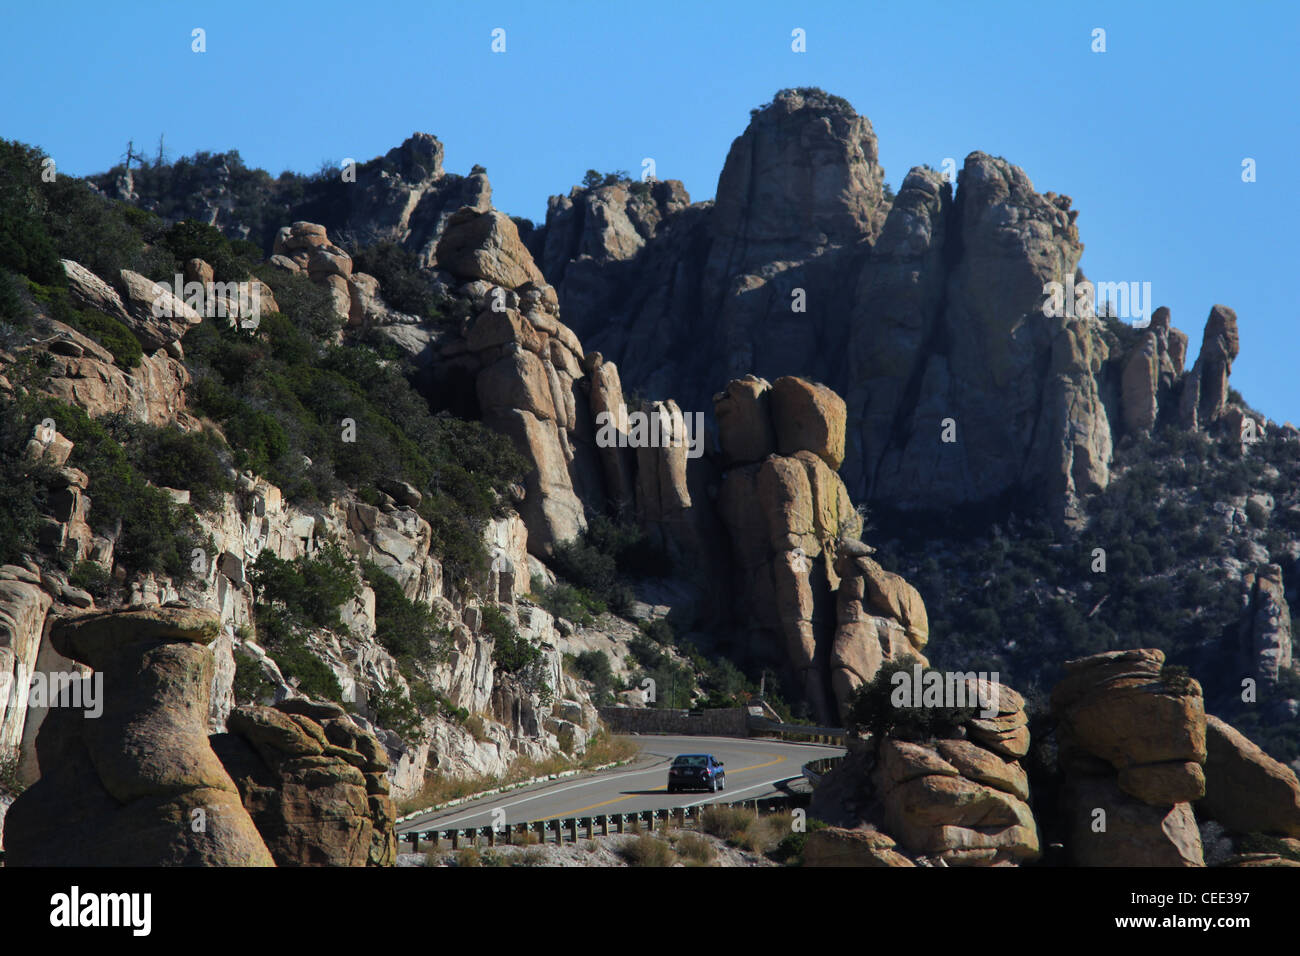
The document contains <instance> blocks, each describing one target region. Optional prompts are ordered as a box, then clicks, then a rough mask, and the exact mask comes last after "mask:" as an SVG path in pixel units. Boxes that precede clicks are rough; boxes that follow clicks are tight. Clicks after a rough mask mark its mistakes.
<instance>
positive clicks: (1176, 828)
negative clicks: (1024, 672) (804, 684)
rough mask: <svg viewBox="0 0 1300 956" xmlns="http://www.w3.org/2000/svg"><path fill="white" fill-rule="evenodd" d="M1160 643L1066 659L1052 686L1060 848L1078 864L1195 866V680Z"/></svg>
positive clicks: (1198, 746)
mask: <svg viewBox="0 0 1300 956" xmlns="http://www.w3.org/2000/svg"><path fill="white" fill-rule="evenodd" d="M1164 660H1165V657H1164V654H1163V653H1162V652H1161V651H1159V650H1151V649H1144V650H1133V651H1111V652H1109V653H1105V654H1096V655H1093V656H1092V657H1085V658H1080V659H1078V660H1073V661H1067V662H1066V663H1065V677H1064V678H1063V679H1062V680H1061V682H1060V683H1059V684H1057V686H1056V688H1055V689H1054V690H1053V691H1052V713H1053V714H1054V715H1055V716H1056V717H1057V719H1058V721H1059V724H1058V729H1057V743H1058V748H1059V760H1060V764H1061V768H1062V770H1063V771H1064V773H1065V778H1066V780H1065V787H1064V793H1063V798H1062V800H1063V806H1062V812H1063V813H1064V815H1065V820H1066V825H1065V829H1066V833H1067V840H1068V843H1067V846H1066V849H1067V852H1068V853H1069V855H1070V858H1071V860H1072V861H1073V862H1074V863H1076V864H1078V865H1081V866H1202V865H1204V860H1203V857H1202V849H1201V838H1200V833H1199V830H1198V829H1197V826H1196V818H1195V815H1194V814H1193V811H1192V802H1193V801H1196V800H1199V799H1201V797H1203V796H1204V795H1205V792H1206V778H1205V771H1204V769H1203V768H1204V765H1205V759H1206V743H1205V734H1206V717H1205V708H1204V702H1203V700H1202V697H1201V689H1200V686H1199V685H1198V684H1197V683H1196V682H1195V681H1193V680H1191V679H1181V680H1179V679H1176V678H1170V677H1169V676H1168V675H1165V674H1164V673H1163V670H1164Z"/></svg>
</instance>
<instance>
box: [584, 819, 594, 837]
mask: <svg viewBox="0 0 1300 956" xmlns="http://www.w3.org/2000/svg"><path fill="white" fill-rule="evenodd" d="M586 821H587V839H588V840H590V839H591V838H592V837H594V836H595V835H596V821H595V820H594V819H592V818H591V817H587V818H586Z"/></svg>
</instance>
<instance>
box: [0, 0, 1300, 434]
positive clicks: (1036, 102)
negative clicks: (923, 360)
mask: <svg viewBox="0 0 1300 956" xmlns="http://www.w3.org/2000/svg"><path fill="white" fill-rule="evenodd" d="M54 10H55V8H52V7H50V6H48V5H44V4H32V5H28V6H26V7H25V8H23V9H8V10H6V11H5V21H6V22H5V30H4V35H3V36H0V77H3V79H4V89H5V90H6V91H7V93H6V96H5V97H4V100H3V102H2V103H0V136H4V137H8V138H13V139H20V140H23V141H26V142H29V143H33V144H35V145H39V146H41V147H43V148H44V149H45V150H46V151H47V152H49V153H50V154H51V155H52V156H53V157H54V158H55V160H56V161H57V163H58V168H59V170H60V171H61V172H64V173H71V174H84V173H88V172H95V171H99V170H102V169H104V168H107V167H108V166H110V165H111V164H112V163H113V162H115V161H116V160H117V158H118V157H119V156H120V155H121V154H122V153H123V151H124V149H125V146H126V142H127V140H129V139H134V140H135V143H136V145H137V147H141V146H144V147H145V148H147V149H150V150H152V149H153V148H154V147H156V144H157V141H158V137H159V134H163V135H164V136H165V137H166V144H167V149H168V151H169V153H171V154H172V155H173V156H176V155H181V154H187V153H192V152H194V151H196V150H213V151H217V150H225V149H231V148H236V149H238V150H239V151H240V153H241V154H242V156H243V157H244V159H245V161H246V162H247V163H249V164H250V165H254V166H262V167H264V168H267V169H269V170H270V171H271V172H272V173H278V172H280V171H281V170H283V169H294V170H298V171H305V172H310V171H314V170H316V169H317V168H319V167H320V165H321V163H322V161H325V160H333V161H337V160H340V159H342V158H343V157H353V158H356V159H359V160H364V159H368V158H370V157H372V156H375V155H378V154H380V153H382V152H385V151H386V150H387V149H388V148H390V147H391V146H394V145H396V144H397V143H399V142H401V140H402V139H404V138H405V137H406V136H407V135H409V134H410V133H411V132H413V131H415V130H422V131H426V132H430V133H434V134H435V135H437V136H438V137H439V138H440V139H441V140H442V141H443V143H444V144H445V145H446V148H447V163H446V165H447V168H448V169H449V170H451V171H453V172H461V173H464V172H468V171H469V168H470V167H471V166H472V165H473V164H474V163H481V164H482V165H484V166H485V167H487V170H488V175H489V178H490V179H491V181H492V186H493V195H494V201H495V204H496V205H497V207H498V208H500V209H503V210H506V211H507V212H510V213H511V214H514V215H522V216H527V217H529V218H532V219H538V220H539V219H541V218H542V217H543V216H544V214H545V208H546V197H547V196H549V195H551V194H554V193H561V192H567V191H568V189H569V188H570V187H571V186H572V185H573V184H575V183H577V182H578V180H579V179H580V178H581V177H582V174H583V172H584V171H585V170H586V169H588V168H596V169H600V170H602V171H604V170H610V169H618V168H621V169H626V170H629V171H631V172H633V173H634V174H635V173H638V172H639V170H640V165H641V160H642V158H643V157H647V156H650V157H654V159H655V161H656V164H657V173H658V176H659V177H660V178H665V179H666V178H675V179H681V180H682V181H683V182H685V184H686V186H687V188H688V189H689V191H690V193H691V196H692V198H695V199H705V198H710V197H711V196H712V195H713V191H714V188H715V186H716V184H717V177H718V173H719V171H720V170H721V168H722V163H723V160H724V159H725V157H726V153H727V148H728V146H729V145H730V143H731V140H732V139H733V138H734V137H735V136H737V135H739V134H740V133H741V132H742V131H743V129H744V127H745V124H746V122H747V121H748V118H749V110H750V108H752V107H754V106H758V105H759V104H761V103H764V102H766V101H768V100H770V99H771V97H772V94H773V93H774V92H776V90H778V89H780V88H782V87H788V86H807V85H814V86H821V87H823V88H824V89H826V90H828V91H830V92H832V93H836V94H838V95H840V96H843V97H845V98H847V99H848V100H849V101H850V102H852V103H853V105H854V106H855V107H856V108H857V110H858V111H859V112H860V113H863V114H864V115H866V116H868V117H869V118H870V119H871V121H872V123H873V125H874V126H875V129H876V133H877V135H878V136H879V138H880V156H881V162H882V164H883V165H884V167H885V171H886V176H887V178H888V179H889V181H890V182H891V183H893V184H894V185H895V186H897V185H898V184H899V183H900V182H901V181H902V179H903V177H904V175H906V172H907V170H908V169H909V168H910V167H911V166H914V165H920V164H923V163H929V164H930V165H932V166H935V167H939V166H940V165H941V164H942V162H943V160H944V158H946V157H954V158H955V159H956V160H957V162H958V164H959V165H960V163H961V160H962V158H963V157H964V156H965V155H966V154H967V153H969V152H971V151H972V150H976V149H980V150H984V151H985V152H989V153H992V154H994V155H1000V156H1005V157H1006V158H1007V159H1009V160H1010V161H1012V162H1013V163H1015V164H1017V165H1019V166H1021V167H1023V168H1024V169H1025V170H1026V172H1027V173H1028V174H1029V176H1030V177H1031V178H1032V179H1033V181H1034V184H1035V186H1037V187H1038V188H1039V189H1040V190H1044V191H1045V190H1049V189H1050V190H1054V191H1057V192H1063V193H1067V194H1069V195H1071V196H1073V197H1074V208H1076V209H1079V210H1080V215H1079V229H1080V232H1081V234H1082V237H1083V240H1084V242H1085V244H1086V246H1087V248H1086V251H1085V252H1084V258H1083V263H1082V265H1083V269H1084V271H1085V272H1086V273H1087V275H1088V276H1089V277H1090V278H1093V279H1095V280H1110V281H1147V282H1151V284H1152V289H1153V292H1154V298H1155V300H1156V302H1157V304H1162V305H1168V306H1169V307H1170V308H1171V309H1172V311H1173V319H1174V323H1175V324H1176V325H1178V326H1179V327H1180V328H1182V329H1184V330H1185V331H1186V332H1188V333H1189V335H1190V336H1191V338H1192V350H1193V353H1195V351H1196V350H1197V349H1198V348H1199V345H1200V337H1201V331H1202V327H1203V324H1204V321H1205V317H1206V316H1207V315H1208V313H1209V310H1210V306H1211V305H1213V304H1214V303H1216V302H1222V303H1224V304H1226V305H1230V306H1232V307H1233V308H1235V309H1236V310H1237V314H1238V317H1239V319H1240V323H1241V341H1242V354H1241V356H1240V358H1239V359H1238V360H1237V363H1236V365H1235V366H1234V369H1233V376H1232V378H1233V383H1234V385H1235V386H1236V387H1237V388H1238V389H1240V390H1241V392H1242V393H1243V394H1244V395H1245V396H1246V398H1247V400H1248V401H1250V402H1251V403H1252V404H1253V405H1254V406H1255V407H1257V408H1259V409H1260V410H1261V411H1263V412H1264V413H1265V414H1267V415H1268V416H1269V417H1271V418H1274V419H1277V420H1287V419H1290V420H1293V421H1296V422H1297V423H1300V374H1298V373H1297V368H1296V366H1297V359H1300V307H1298V306H1297V304H1296V298H1295V296H1293V295H1292V294H1290V291H1289V289H1288V287H1287V285H1286V283H1287V282H1289V281H1292V276H1293V275H1294V273H1295V262H1296V254H1297V251H1300V250H1297V245H1298V244H1297V242H1296V241H1295V239H1294V235H1295V230H1296V222H1297V218H1300V217H1298V216H1297V213H1298V212H1300V210H1298V209H1297V205H1300V204H1298V203H1297V200H1296V197H1295V192H1294V189H1293V188H1292V187H1289V186H1287V185H1286V184H1287V180H1286V178H1285V177H1286V175H1287V174H1288V173H1289V172H1290V171H1291V170H1290V169H1289V167H1288V163H1290V162H1294V161H1295V160H1296V159H1297V157H1300V111H1298V108H1297V91H1298V90H1300V84H1298V83H1297V79H1298V74H1300V68H1298V67H1297V66H1296V65H1295V62H1296V53H1295V51H1296V49H1297V46H1298V43H1297V41H1300V29H1298V27H1300V12H1297V11H1298V10H1300V5H1297V4H1294V3H1291V2H1287V0H1276V2H1256V3H1251V2H1246V3H1240V4H1236V5H1233V6H1231V7H1225V6H1224V5H1222V4H1217V3H1216V4H1210V3H1202V2H1181V3H1142V4H1136V3H1133V2H1131V0H1130V2H1127V3H1115V4H1104V3H1103V4H1098V3H1089V4H1074V3H1064V2H1061V3H1057V2H1048V3H1043V2H1038V3H1010V2H1006V3H1003V2H987V3H981V4H972V3H968V2H960V3H958V2H952V3H948V2H931V3H926V4H916V3H877V2H870V3H868V2H863V0H854V2H846V3H822V4H815V3H803V4H795V3H773V2H767V0H747V2H741V3H733V2H706V3H701V2H698V0H697V2H693V3H673V2H659V3H653V4H621V3H608V2H603V3H586V2H582V3H579V2H552V3H545V4H540V3H533V4H524V3H477V2H476V3H468V4H466V3H463V2H462V3H456V4H444V3H440V2H434V0H423V2H410V3H407V2H398V3H371V4H365V3H356V2H335V0H315V2H313V3H311V4H307V5H303V4H274V5H273V4H268V3H249V2H241V0H226V2H221V3H215V2H213V3H177V2H165V3H164V2H157V3H127V4H108V5H105V4H102V3H99V2H95V3H91V2H67V3H62V4H60V5H59V6H58V8H57V13H55V12H54ZM195 27H201V28H203V29H204V30H205V31H206V34H207V52H206V53H202V54H197V53H194V52H192V51H191V48H190V47H191V30H192V29H193V28H195ZM497 27H500V28H503V29H504V30H505V31H506V52H505V53H504V54H494V53H492V51H491V31H492V30H493V29H494V28H497ZM796 27H798V28H802V29H803V30H805V31H806V35H807V52H806V53H802V54H799V53H794V52H792V51H791V49H790V36H791V31H792V30H793V29H794V28H796ZM1098 27H1100V28H1103V29H1105V30H1106V47H1107V49H1106V52H1105V53H1094V52H1092V50H1091V46H1092V31H1093V30H1094V28H1098ZM1246 157H1250V158H1253V159H1254V160H1255V161H1256V169H1257V181H1256V182H1254V183H1243V182H1242V180H1241V163H1242V160H1243V159H1244V158H1246Z"/></svg>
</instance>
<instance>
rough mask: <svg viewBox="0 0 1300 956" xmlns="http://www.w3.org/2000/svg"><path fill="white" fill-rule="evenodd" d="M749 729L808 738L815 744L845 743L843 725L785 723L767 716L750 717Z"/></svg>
mask: <svg viewBox="0 0 1300 956" xmlns="http://www.w3.org/2000/svg"><path fill="white" fill-rule="evenodd" d="M749 729H750V732H751V733H752V732H753V731H760V732H765V733H773V734H780V735H781V736H782V737H783V738H790V737H793V738H798V739H806V740H807V741H808V742H810V743H815V744H843V743H844V728H843V727H819V726H816V725H814V724H785V723H782V722H781V721H779V720H769V719H768V718H766V717H750V718H749Z"/></svg>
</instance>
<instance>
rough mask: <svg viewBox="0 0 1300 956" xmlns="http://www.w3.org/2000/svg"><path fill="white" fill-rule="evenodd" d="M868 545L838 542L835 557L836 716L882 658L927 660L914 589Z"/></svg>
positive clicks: (923, 619) (922, 615) (924, 624)
mask: <svg viewBox="0 0 1300 956" xmlns="http://www.w3.org/2000/svg"><path fill="white" fill-rule="evenodd" d="M870 550H871V549H870V548H869V547H868V546H867V545H864V544H862V543H861V542H853V541H846V542H841V543H840V553H839V555H838V556H837V557H836V559H835V572H836V574H838V575H839V578H840V586H839V588H838V590H837V591H836V609H835V621H836V626H835V639H834V643H833V644H832V645H831V654H830V670H831V689H832V690H833V691H834V693H835V700H836V702H837V703H838V705H839V711H838V716H839V717H840V718H841V719H843V718H844V717H845V716H847V713H848V708H849V704H850V702H851V700H852V697H853V693H854V692H855V691H856V690H857V689H858V688H859V687H860V686H862V685H863V684H866V683H869V682H870V681H871V679H872V678H874V677H875V676H876V673H877V672H878V671H879V670H880V666H881V665H882V664H883V663H885V662H886V661H895V660H902V659H903V658H908V657H911V658H914V659H915V660H917V661H918V662H919V663H921V664H926V663H928V662H927V661H926V659H925V655H924V654H923V653H922V651H923V650H924V648H925V645H926V642H927V641H928V640H929V635H930V627H929V619H928V617H927V616H926V612H925V604H924V602H922V600H921V596H920V594H918V593H917V591H916V588H914V587H912V586H911V585H910V584H908V583H907V582H906V581H905V580H903V578H902V577H900V576H899V575H897V574H891V573H890V572H888V571H886V570H885V569H884V568H882V567H881V566H880V565H879V564H878V563H876V561H875V560H873V559H872V558H871V557H870Z"/></svg>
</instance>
